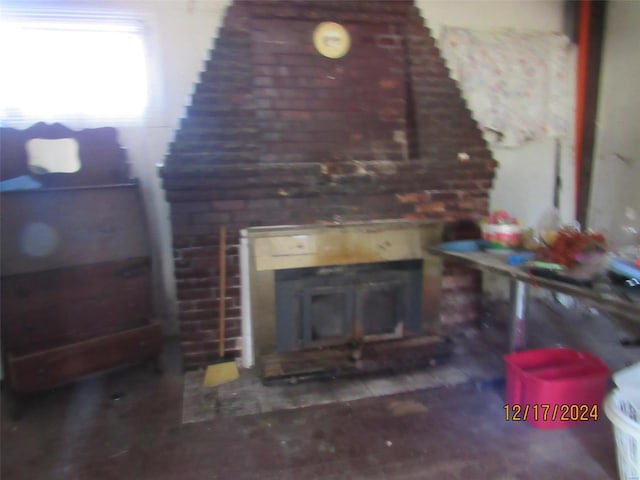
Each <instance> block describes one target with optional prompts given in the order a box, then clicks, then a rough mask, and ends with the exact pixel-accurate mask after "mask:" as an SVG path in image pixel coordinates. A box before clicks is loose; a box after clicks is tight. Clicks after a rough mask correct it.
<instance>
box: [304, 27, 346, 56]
mask: <svg viewBox="0 0 640 480" xmlns="http://www.w3.org/2000/svg"><path fill="white" fill-rule="evenodd" d="M313 44H314V46H315V47H316V50H318V52H320V54H321V55H324V56H325V57H328V58H340V57H344V56H345V55H346V54H347V52H348V51H349V48H350V47H351V37H349V32H347V30H346V29H345V28H344V27H343V26H342V25H340V24H339V23H334V22H322V23H321V24H320V25H318V26H317V27H316V29H315V30H314V32H313Z"/></svg>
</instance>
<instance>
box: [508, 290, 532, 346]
mask: <svg viewBox="0 0 640 480" xmlns="http://www.w3.org/2000/svg"><path fill="white" fill-rule="evenodd" d="M527 287H528V286H527V284H526V283H525V282H521V281H520V280H512V281H511V325H510V331H509V351H511V352H516V351H518V350H523V349H524V348H525V346H526V323H525V322H526V312H527V290H528V288H527Z"/></svg>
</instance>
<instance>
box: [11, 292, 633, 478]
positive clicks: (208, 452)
mask: <svg viewBox="0 0 640 480" xmlns="http://www.w3.org/2000/svg"><path fill="white" fill-rule="evenodd" d="M549 305H550V304H548V303H546V302H535V303H534V304H533V308H532V309H531V316H530V334H529V337H528V341H529V344H530V345H531V346H532V347H535V346H540V345H546V346H549V345H554V344H558V343H562V344H567V345H570V346H574V347H576V348H588V349H591V350H592V351H594V350H595V351H594V353H597V354H598V355H600V356H601V357H602V358H603V359H604V360H605V362H607V363H608V364H609V366H610V367H611V368H612V369H614V370H615V369H617V368H620V367H621V366H624V365H626V364H630V363H632V362H634V361H638V360H640V353H639V352H640V348H638V347H631V348H629V347H627V348H624V347H621V346H620V339H622V338H625V337H628V336H634V335H636V333H637V332H635V331H630V330H628V329H627V328H626V327H624V328H623V327H620V325H617V324H615V323H613V322H610V321H608V320H606V319H603V318H602V317H600V316H599V315H590V314H589V311H588V310H585V309H584V308H582V307H581V308H579V309H572V310H566V309H565V308H564V307H562V306H560V305H558V304H551V305H552V306H551V307H549ZM490 311H491V312H492V314H490V315H488V316H487V317H486V319H485V322H484V323H483V326H482V327H481V328H480V329H479V330H478V331H475V330H469V331H468V332H466V334H464V335H460V336H459V337H457V338H456V353H455V355H454V356H453V357H452V358H451V360H450V362H448V363H447V364H445V365H441V366H439V367H436V368H440V369H441V370H439V371H440V372H441V373H440V374H437V375H435V377H433V378H436V377H437V378H440V379H441V380H442V381H440V382H432V383H430V384H414V385H412V386H410V387H408V388H406V389H402V390H397V389H396V390H395V391H394V390H393V388H392V390H390V391H389V390H383V391H381V390H377V394H375V393H376V391H375V388H373V389H372V388H369V389H368V390H369V392H370V393H371V395H357V396H356V397H349V398H335V401H331V402H322V401H320V400H318V401H314V400H313V399H314V398H321V396H319V395H316V394H311V395H310V394H309V389H310V388H312V389H313V388H319V387H318V386H317V385H316V386H310V385H313V384H303V385H296V386H291V387H286V386H285V387H279V388H291V389H290V390H286V395H287V396H288V397H289V398H293V399H295V398H298V400H297V403H296V400H292V402H293V403H292V404H291V405H289V407H290V408H285V409H281V408H276V407H274V408H270V409H266V410H264V409H258V410H255V411H249V412H247V411H246V410H240V411H236V412H235V413H229V412H230V411H231V410H229V409H227V410H226V412H227V414H226V415H217V416H216V417H215V418H211V417H206V416H205V418H197V415H196V417H192V418H190V419H185V418H184V417H183V414H184V411H183V410H184V409H183V406H184V401H183V398H187V397H188V396H189V394H188V389H187V390H185V389H184V388H183V387H184V385H185V378H187V377H188V375H185V374H184V372H183V371H182V367H181V364H180V361H179V358H180V355H179V350H178V346H177V344H176V343H175V342H168V343H167V347H166V349H165V352H164V361H165V367H166V368H165V372H164V374H163V375H156V374H154V373H152V372H151V370H150V369H149V368H147V367H146V366H138V367H133V368H130V369H126V370H122V371H118V372H113V373H111V374H108V375H102V376H99V377H94V378H91V379H88V380H86V381H83V382H79V383H77V384H75V385H72V386H68V387H63V388H59V389H56V390H54V391H51V392H48V393H46V394H43V395H41V396H38V397H37V398H33V399H32V401H30V402H29V404H28V405H27V408H26V412H25V415H24V416H23V418H21V419H20V420H18V421H14V420H12V419H10V418H9V416H8V408H7V402H3V404H2V425H1V440H2V444H1V448H2V451H1V455H2V458H1V460H2V464H1V470H0V473H1V478H2V479H3V480H22V479H29V480H33V479H42V480H45V479H46V480H50V479H51V480H53V479H65V480H71V479H82V480H85V479H91V480H101V479H155V480H165V479H166V480H169V479H185V480H191V479H193V480H201V479H225V480H226V479H261V480H270V479H273V480H275V479H278V480H287V479H296V480H299V479H304V480H312V479H359V478H362V479H365V478H366V479H373V480H381V479H394V480H408V479H431V478H432V479H438V480H440V479H496V480H507V479H517V480H525V479H535V480H538V479H540V478H544V479H577V478H580V479H615V478H617V473H616V458H615V450H614V440H613V435H612V427H611V424H610V422H609V421H608V420H607V418H606V417H605V415H604V412H600V413H601V415H600V418H599V420H598V421H596V422H589V423H584V424H580V425H577V426H575V427H572V428H569V429H563V430H539V429H536V428H533V427H532V426H530V425H529V424H527V423H521V422H507V421H505V411H504V408H503V407H504V387H503V385H502V384H501V382H500V377H501V375H503V372H502V373H501V372H500V370H499V368H500V367H499V366H498V367H496V362H495V358H496V357H498V358H499V355H500V354H501V353H502V351H503V350H504V348H505V340H506V332H505V329H504V325H503V323H502V322H503V318H504V314H505V310H504V308H503V307H502V306H500V305H497V306H493V308H492V309H491V310H490ZM496 368H498V370H496ZM442 372H449V373H451V372H457V373H455V375H454V376H453V377H451V376H449V375H448V374H443V373H442ZM460 372H463V373H464V375H466V376H465V377H464V378H462V377H460ZM196 373H197V372H196ZM248 373H250V372H248ZM192 374H193V375H195V373H192ZM246 374H247V373H245V375H246ZM414 375H418V376H419V375H422V376H423V378H424V375H425V372H422V373H421V372H415V373H414ZM456 375H457V376H456ZM451 378H458V380H460V381H455V382H452V381H450V380H451ZM367 381H369V380H367ZM371 381H372V382H374V383H372V385H374V384H375V382H376V381H377V382H378V383H377V384H378V385H386V386H387V387H388V386H389V385H391V384H393V381H394V380H393V378H392V377H391V378H389V377H385V378H382V379H381V378H378V379H372V380H371ZM381 382H382V383H381ZM192 383H193V382H192ZM250 383H251V382H250ZM405 384H406V382H405ZM227 385H228V386H229V388H230V386H231V385H232V384H227ZM324 385H325V386H326V385H327V384H326V383H325V384H324ZM238 387H240V384H238ZM387 387H385V388H387ZM262 388H272V387H262ZM297 388H299V390H295V389H297ZM354 388H356V389H357V388H359V387H354ZM321 389H322V388H320V390H321ZM192 390H193V388H192ZM238 392H240V393H241V389H240V388H238ZM296 392H299V393H300V395H298V394H297V393H296ZM303 392H306V397H305V396H304V395H303ZM192 393H193V392H192ZM4 395H6V392H5V393H4ZM252 395H258V396H261V394H260V393H253V394H252ZM245 396H246V395H245ZM209 397H210V398H211V399H212V401H213V402H214V403H215V402H216V401H217V402H218V403H219V402H220V399H219V398H218V397H217V396H216V394H214V393H212V392H211V393H210V395H209ZM203 398H204V397H203ZM300 399H306V400H304V401H302V400H300ZM310 399H311V400H310ZM318 402H320V404H318ZM262 403H263V404H264V400H263V402H262ZM258 404H260V402H258ZM217 411H218V412H220V411H225V409H224V408H222V409H218V410H217Z"/></svg>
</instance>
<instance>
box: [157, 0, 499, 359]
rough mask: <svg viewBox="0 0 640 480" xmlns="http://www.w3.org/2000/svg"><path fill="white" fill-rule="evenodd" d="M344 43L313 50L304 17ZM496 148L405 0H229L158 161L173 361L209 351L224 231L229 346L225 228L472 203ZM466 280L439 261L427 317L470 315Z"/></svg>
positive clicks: (484, 202)
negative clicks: (167, 229)
mask: <svg viewBox="0 0 640 480" xmlns="http://www.w3.org/2000/svg"><path fill="white" fill-rule="evenodd" d="M322 21H333V22H338V23H341V24H342V25H343V26H344V27H345V28H346V29H347V30H348V31H349V33H350V35H351V41H352V46H351V50H350V52H349V53H348V54H347V55H346V56H345V57H343V58H340V59H329V58H325V57H323V56H321V55H320V54H319V53H317V52H316V51H315V49H314V47H313V45H312V41H311V38H312V33H313V30H314V28H315V27H316V26H317V24H318V23H320V22H322ZM495 166H496V162H495V161H494V160H493V158H492V155H491V152H490V151H489V149H488V147H487V145H486V142H485V141H484V139H483V138H482V136H481V133H480V131H479V129H478V128H477V124H476V122H475V121H474V119H473V117H472V116H471V113H470V112H469V110H468V108H467V107H466V104H465V101H464V99H463V98H462V96H461V94H460V91H459V89H458V86H457V85H456V83H455V81H454V80H452V79H451V78H450V77H449V72H448V70H447V68H446V66H445V63H444V60H443V59H442V57H441V56H440V52H439V50H438V48H437V47H436V45H435V42H434V39H433V38H432V36H431V34H430V31H429V29H428V28H426V27H425V25H424V19H423V18H422V17H421V16H420V13H419V11H418V9H417V8H416V7H415V6H413V3H412V2H410V1H404V0H398V1H376V2H366V1H363V2H360V1H335V2H334V1H324V0H322V1H301V0H282V1H277V2H269V1H264V0H260V1H240V2H235V3H233V4H232V5H231V6H230V7H229V8H228V10H227V13H226V17H225V20H224V24H223V27H222V28H221V29H220V32H219V36H218V38H217V39H216V41H215V45H214V46H213V48H212V49H211V51H210V55H209V59H208V60H207V62H206V64H205V68H204V70H203V72H202V73H201V75H200V80H199V82H198V83H197V85H196V86H195V87H194V92H193V96H192V98H191V103H190V105H189V106H188V107H187V110H186V115H185V118H184V119H183V120H182V122H181V125H180V128H179V129H178V131H177V132H176V134H175V138H174V141H173V142H172V144H171V146H170V150H169V152H168V154H167V156H166V158H165V162H164V166H163V167H162V168H161V176H162V178H163V185H164V188H165V190H166V196H167V200H168V201H169V202H170V204H171V220H172V227H173V246H174V260H175V277H176V283H177V292H178V304H179V324H180V332H181V339H182V340H181V344H182V349H183V353H184V358H185V365H186V366H187V367H195V366H201V365H205V364H207V363H209V362H210V361H212V360H213V359H214V358H215V356H216V353H215V352H217V318H218V311H217V308H218V307H217V306H218V300H217V298H218V293H217V287H218V269H217V265H218V259H217V254H218V253H217V252H218V242H219V238H218V235H217V232H218V228H219V226H220V225H223V224H224V225H226V226H227V228H228V230H229V238H228V244H229V247H228V249H227V265H228V285H229V288H228V289H227V297H228V298H227V302H226V304H227V309H226V318H227V328H226V331H227V335H228V341H227V343H226V345H225V348H226V350H227V351H229V352H230V353H231V352H233V353H236V354H237V353H238V352H239V349H240V341H239V339H240V337H241V331H240V324H241V320H240V318H241V312H240V277H239V262H238V236H239V235H238V234H239V230H240V229H242V228H246V227H249V226H263V225H280V224H312V223H319V222H336V221H337V222H341V221H354V220H358V221H360V220H370V219H371V220H373V219H392V218H409V219H411V218H429V219H439V220H443V221H445V222H447V221H453V220H458V219H468V218H470V219H478V218H479V217H481V216H484V215H486V214H487V209H488V195H489V190H490V188H491V186H492V181H493V177H494V169H495ZM478 298H479V285H478V281H477V277H476V276H474V275H473V274H472V273H470V272H469V271H467V270H464V269H460V268H454V267H447V269H446V270H445V275H444V277H443V297H442V300H441V302H442V312H441V321H442V326H443V329H445V330H447V329H448V330H450V329H454V328H456V327H457V326H459V325H461V324H468V323H470V322H474V321H475V320H476V319H477V314H478V309H477V302H478Z"/></svg>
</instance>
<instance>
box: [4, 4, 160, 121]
mask: <svg viewBox="0 0 640 480" xmlns="http://www.w3.org/2000/svg"><path fill="white" fill-rule="evenodd" d="M147 101H148V78H147V58H146V49H145V42H144V36H143V32H142V26H141V25H140V24H139V23H138V22H132V21H123V20H120V19H108V18H104V19H101V18H90V19H89V18H76V17H50V16H48V17H39V16H38V17H34V16H29V17H11V16H4V18H2V19H0V118H2V119H4V120H28V121H32V120H36V121H57V120H64V119H69V118H74V119H101V120H102V119H109V120H135V119H140V118H141V117H142V116H143V114H144V112H145V109H146V107H147Z"/></svg>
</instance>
